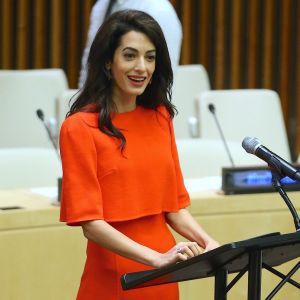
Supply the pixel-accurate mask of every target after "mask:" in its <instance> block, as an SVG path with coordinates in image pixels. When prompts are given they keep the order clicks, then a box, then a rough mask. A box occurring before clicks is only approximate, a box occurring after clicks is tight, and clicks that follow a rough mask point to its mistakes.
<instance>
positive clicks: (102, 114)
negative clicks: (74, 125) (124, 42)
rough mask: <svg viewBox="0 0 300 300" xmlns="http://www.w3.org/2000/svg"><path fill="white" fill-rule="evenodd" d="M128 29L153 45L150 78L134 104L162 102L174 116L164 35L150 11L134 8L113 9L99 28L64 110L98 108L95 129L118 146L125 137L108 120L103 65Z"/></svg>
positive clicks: (107, 79)
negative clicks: (80, 84) (82, 79)
mask: <svg viewBox="0 0 300 300" xmlns="http://www.w3.org/2000/svg"><path fill="white" fill-rule="evenodd" d="M170 30H172V29H171V28H170ZM129 31H137V32H141V33H143V34H145V35H146V36H147V37H148V38H149V39H150V40H151V42H152V43H153V44H154V46H155V48H156V59H155V71H154V73H153V75H152V82H151V84H150V85H148V86H147V87H146V89H145V91H144V92H143V94H141V95H139V96H137V105H141V106H143V107H146V108H150V109H154V110H155V109H156V108H157V107H158V106H160V105H163V106H165V107H166V109H167V110H168V112H169V113H170V116H171V117H172V118H173V117H174V115H175V113H176V112H177V111H176V108H175V106H174V105H173V104H172V103H171V88H172V84H173V72H172V67H171V61H170V56H169V52H168V47H167V43H166V40H165V37H164V35H163V32H162V30H161V28H160V26H159V24H158V23H157V22H156V21H155V20H154V19H153V18H152V17H151V16H150V15H148V14H146V13H144V12H141V11H137V10H123V11H119V12H116V13H114V14H112V15H111V16H110V17H109V18H108V19H107V20H106V21H105V22H104V23H103V24H102V26H101V27H100V28H99V30H98V32H97V34H96V36H95V39H94V41H93V43H92V45H91V49H90V53H89V56H88V61H87V79H86V81H85V84H84V86H83V88H82V90H80V91H79V93H78V97H77V99H76V100H75V101H74V103H73V105H72V106H71V109H70V111H69V113H68V115H72V114H74V113H76V112H78V111H90V112H92V111H93V112H99V121H98V124H99V129H100V130H101V131H102V132H104V133H105V134H107V135H109V136H112V137H116V138H118V139H119V140H120V147H121V149H122V150H123V149H124V146H125V144H126V139H125V137H124V135H123V134H122V132H121V131H120V130H119V129H118V128H116V127H115V126H114V125H113V123H112V120H111V116H110V115H111V113H112V112H114V111H115V110H116V107H115V104H114V103H113V100H112V80H110V74H108V70H107V68H106V65H107V63H109V62H112V60H113V56H114V53H115V50H116V49H117V47H118V46H119V45H120V42H121V37H122V36H123V35H124V34H126V33H127V32H129ZM91 104H92V105H91Z"/></svg>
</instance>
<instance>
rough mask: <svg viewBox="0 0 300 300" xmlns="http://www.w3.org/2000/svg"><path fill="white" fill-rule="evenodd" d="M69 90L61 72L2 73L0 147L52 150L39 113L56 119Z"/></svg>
mask: <svg viewBox="0 0 300 300" xmlns="http://www.w3.org/2000/svg"><path fill="white" fill-rule="evenodd" d="M67 87H68V84H67V79H66V76H65V73H64V72H63V70H61V69H40V70H0V107H1V109H0V147H51V146H52V145H51V143H50V142H49V140H48V137H47V134H46V132H45V128H43V124H42V123H41V121H40V120H39V119H38V118H37V115H36V110H37V109H42V110H43V111H44V114H45V118H54V117H55V98H56V97H57V96H58V95H59V94H61V92H62V91H63V90H65V89H67Z"/></svg>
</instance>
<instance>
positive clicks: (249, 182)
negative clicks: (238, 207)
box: [232, 170, 296, 188]
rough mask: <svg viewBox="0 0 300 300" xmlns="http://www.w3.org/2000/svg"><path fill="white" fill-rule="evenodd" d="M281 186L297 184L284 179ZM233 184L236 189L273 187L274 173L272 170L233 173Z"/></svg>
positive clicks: (289, 179) (286, 178)
mask: <svg viewBox="0 0 300 300" xmlns="http://www.w3.org/2000/svg"><path fill="white" fill-rule="evenodd" d="M280 182H281V184H283V185H289V184H294V183H296V181H295V180H293V179H291V178H289V177H284V178H282V179H281V180H280ZM232 183H233V184H234V186H236V187H241V188H243V187H268V186H272V173H271V171H270V170H246V171H239V172H234V173H232Z"/></svg>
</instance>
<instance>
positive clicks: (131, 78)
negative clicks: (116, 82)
mask: <svg viewBox="0 0 300 300" xmlns="http://www.w3.org/2000/svg"><path fill="white" fill-rule="evenodd" d="M128 78H129V79H130V80H132V81H134V82H144V81H145V80H146V77H136V76H128Z"/></svg>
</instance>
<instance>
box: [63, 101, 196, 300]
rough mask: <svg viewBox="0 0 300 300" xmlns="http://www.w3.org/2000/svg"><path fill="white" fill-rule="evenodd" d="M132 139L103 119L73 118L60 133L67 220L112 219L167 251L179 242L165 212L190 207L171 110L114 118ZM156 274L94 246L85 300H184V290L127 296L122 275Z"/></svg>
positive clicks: (81, 294)
mask: <svg viewBox="0 0 300 300" xmlns="http://www.w3.org/2000/svg"><path fill="white" fill-rule="evenodd" d="M112 122H113V124H114V125H115V126H116V127H117V128H119V129H120V130H121V131H122V133H123V134H124V136H125V138H126V147H125V149H124V151H123V153H121V151H120V148H119V140H118V139H116V138H112V137H109V136H108V135H106V134H104V133H103V132H101V131H100V130H99V129H98V114H97V113H84V112H79V113H76V114H74V115H72V116H70V117H68V118H67V119H66V120H65V122H64V123H63V125H62V129H61V134H60V147H61V157H62V163H63V185H62V200H61V221H62V222H66V223H67V224H68V225H80V222H82V221H87V220H105V221H106V222H108V223H109V224H110V225H112V226H113V227H115V228H116V229H117V230H119V231H121V232H122V233H124V234H125V235H127V236H128V237H130V238H131V239H133V240H135V241H136V242H138V243H140V244H143V245H145V246H147V247H149V248H152V249H154V250H156V251H159V252H166V251H167V250H169V249H170V248H171V247H172V246H174V245H175V240H174V238H173V236H172V234H171V233H170V231H169V229H168V226H167V225H166V220H165V213H166V212H175V211H178V210H179V209H180V208H184V207H187V206H188V205H189V203H190V199H189V196H188V194H187V192H186V189H185V187H184V183H183V178H182V174H181V170H180V166H179V161H178V154H177V149H176V145H175V140H174V131H173V126H172V122H171V119H170V117H169V115H168V113H167V111H166V109H165V108H163V107H159V108H158V109H157V110H156V111H155V110H151V109H147V108H143V107H141V106H138V107H137V108H136V109H135V110H134V111H132V112H128V113H121V114H114V115H112ZM146 269H150V267H149V266H146V265H143V264H140V263H137V262H134V261H132V260H129V259H126V258H124V257H121V256H119V255H117V254H115V253H113V252H111V251H108V250H106V249H105V248H103V247H101V246H99V245H97V244H95V243H94V242H92V241H88V244H87V259H86V264H85V268H84V272H83V275H82V279H81V284H80V288H79V291H78V296H77V299H78V300H96V299H105V300H137V299H143V300H150V299H151V300H153V299H158V298H162V299H169V300H176V299H178V286H177V284H167V285H161V286H155V287H146V288H140V289H135V290H129V291H123V290H122V287H121V284H120V276H121V275H122V274H124V273H128V272H135V271H141V270H146Z"/></svg>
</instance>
